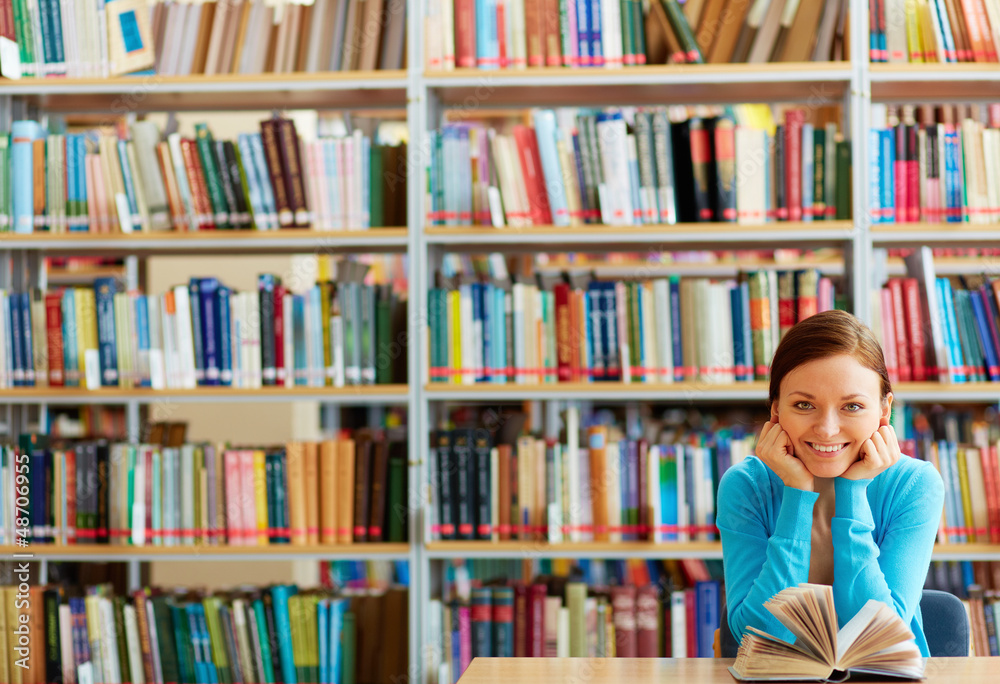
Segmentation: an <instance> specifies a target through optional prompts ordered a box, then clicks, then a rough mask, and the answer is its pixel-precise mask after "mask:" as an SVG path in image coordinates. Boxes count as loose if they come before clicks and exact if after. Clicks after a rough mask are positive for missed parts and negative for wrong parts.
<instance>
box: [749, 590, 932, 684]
mask: <svg viewBox="0 0 1000 684" xmlns="http://www.w3.org/2000/svg"><path fill="white" fill-rule="evenodd" d="M764 607H765V608H767V610H768V611H769V612H770V613H771V614H772V615H774V617H776V618H777V619H778V621H779V622H781V624H783V625H784V626H785V627H787V628H788V629H789V630H790V631H791V632H792V634H794V635H795V637H796V642H795V644H789V643H787V642H785V641H782V640H781V639H777V638H775V637H773V636H771V635H770V634H767V633H766V632H764V631H762V630H760V629H757V628H756V627H748V630H749V632H748V633H747V634H745V635H744V636H743V641H742V643H740V650H739V652H738V653H737V655H736V663H735V664H734V665H733V666H732V667H730V668H729V671H730V673H731V674H732V675H733V676H734V677H735V678H736V679H737V680H739V681H741V682H754V681H786V680H799V681H826V682H840V681H844V680H845V679H847V678H848V677H849V676H851V675H853V674H871V675H876V676H883V677H899V678H902V679H922V678H923V672H924V661H923V659H922V658H921V656H920V650H919V649H918V648H917V645H916V642H915V641H914V636H913V632H911V631H910V628H909V627H908V626H907V625H906V624H905V623H904V622H903V620H902V618H900V617H899V615H897V614H896V612H895V611H894V610H892V609H891V608H890V607H889V606H887V605H886V604H885V603H882V602H881V601H876V600H875V599H869V601H868V603H866V604H865V605H864V606H863V607H862V608H861V610H859V611H858V612H857V614H856V615H855V616H854V617H852V618H851V619H850V620H849V621H848V622H847V624H845V625H844V626H843V627H842V628H841V629H840V630H837V624H838V622H837V611H836V608H835V607H834V603H833V587H831V586H829V585H826V584H809V583H805V582H803V583H802V584H799V586H797V587H788V588H787V589H783V590H782V591H780V592H778V593H777V594H775V595H774V596H773V597H772V598H771V599H770V600H768V601H767V602H766V603H765V604H764Z"/></svg>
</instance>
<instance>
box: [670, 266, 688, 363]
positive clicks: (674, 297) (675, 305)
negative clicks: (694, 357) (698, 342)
mask: <svg viewBox="0 0 1000 684" xmlns="http://www.w3.org/2000/svg"><path fill="white" fill-rule="evenodd" d="M670 341H671V343H672V345H673V348H674V382H684V381H685V380H687V375H688V374H687V373H685V372H684V371H685V368H684V347H683V345H682V344H681V280H680V277H679V276H670Z"/></svg>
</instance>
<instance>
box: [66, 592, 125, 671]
mask: <svg viewBox="0 0 1000 684" xmlns="http://www.w3.org/2000/svg"><path fill="white" fill-rule="evenodd" d="M59 659H60V661H61V662H62V676H63V684H76V668H74V667H73V613H72V612H71V611H70V608H69V604H68V603H62V604H60V605H59ZM133 681H134V680H133ZM139 684H141V683H139Z"/></svg>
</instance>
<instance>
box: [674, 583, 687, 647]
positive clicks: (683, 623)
mask: <svg viewBox="0 0 1000 684" xmlns="http://www.w3.org/2000/svg"><path fill="white" fill-rule="evenodd" d="M670 642H671V643H670V649H671V651H670V655H671V657H672V658H687V606H685V605H684V592H683V591H674V592H671V593H670Z"/></svg>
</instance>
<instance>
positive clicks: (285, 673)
mask: <svg viewBox="0 0 1000 684" xmlns="http://www.w3.org/2000/svg"><path fill="white" fill-rule="evenodd" d="M296 593H297V590H296V588H295V587H294V586H292V585H281V584H279V585H276V586H273V587H271V596H272V597H273V599H274V622H275V630H276V631H277V632H278V650H279V652H280V654H281V678H282V680H284V682H285V684H296V683H297V682H298V680H297V679H296V675H295V661H294V659H293V657H292V623H291V618H290V616H289V613H288V599H289V598H290V597H291V596H293V595H294V594H296Z"/></svg>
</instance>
